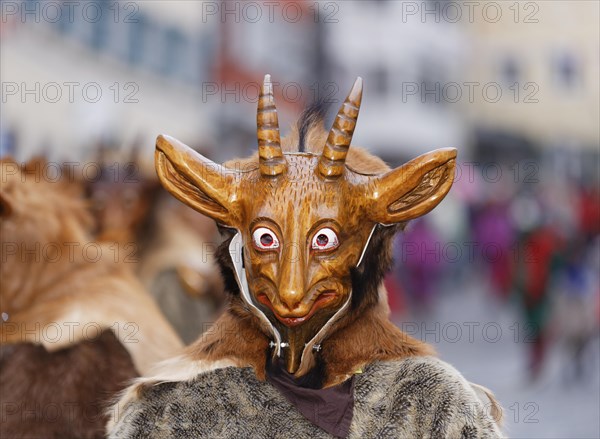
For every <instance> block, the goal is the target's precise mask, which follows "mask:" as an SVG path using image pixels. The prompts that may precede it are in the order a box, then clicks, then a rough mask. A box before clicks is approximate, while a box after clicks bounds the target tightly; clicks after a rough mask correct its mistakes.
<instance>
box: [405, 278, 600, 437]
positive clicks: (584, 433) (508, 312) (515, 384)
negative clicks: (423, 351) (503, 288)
mask: <svg viewBox="0 0 600 439" xmlns="http://www.w3.org/2000/svg"><path fill="white" fill-rule="evenodd" d="M484 285H485V282H482V281H481V280H479V282H477V283H476V282H470V283H469V284H468V285H467V286H466V288H465V289H463V290H453V291H452V290H446V291H444V292H441V293H440V295H439V300H436V302H435V305H434V306H433V309H432V313H431V315H430V316H429V317H428V318H427V319H426V320H417V319H413V320H410V319H408V318H405V319H396V320H395V321H396V323H397V324H398V325H399V326H400V327H404V328H405V329H408V331H407V332H409V333H411V335H414V336H416V337H417V338H420V339H422V340H424V341H427V342H429V343H432V344H433V345H434V346H435V348H436V350H437V352H438V355H439V356H440V358H441V359H443V360H444V361H447V362H449V363H450V364H452V365H453V366H454V367H456V368H457V369H458V370H460V371H461V372H462V373H463V375H464V376H465V378H466V379H467V380H469V381H471V382H474V383H478V384H481V385H483V386H485V387H488V388H489V389H492V391H493V392H494V394H495V395H496V397H497V398H498V400H499V401H500V403H501V405H502V408H503V414H504V419H503V422H504V430H505V432H506V434H507V435H508V437H511V438H513V439H565V438H570V439H580V438H581V439H583V438H590V439H591V438H598V437H600V417H599V416H598V414H599V413H600V337H596V338H595V340H594V341H593V343H592V345H591V346H590V349H589V351H588V352H587V353H586V355H587V357H586V358H587V361H588V362H589V363H588V367H589V369H588V371H587V375H586V377H585V379H583V380H581V381H578V382H574V381H573V379H572V378H570V377H569V373H570V372H571V371H570V370H569V365H570V363H571V361H572V358H571V357H570V356H569V355H568V354H567V353H566V352H565V349H564V346H556V347H554V348H553V349H552V350H551V352H550V353H549V355H548V359H547V364H546V368H545V370H544V372H543V374H542V375H541V376H540V378H539V379H538V380H537V381H536V382H531V381H530V380H529V378H528V377H527V374H526V362H525V359H526V357H527V353H526V349H527V344H526V343H525V342H523V340H524V339H526V337H527V334H523V330H522V328H523V327H522V325H523V323H522V319H521V318H520V317H519V315H518V312H517V311H516V309H515V308H514V307H499V306H498V305H497V304H496V303H492V301H491V300H489V299H488V298H486V297H488V296H486V295H485V292H484V289H485V286H484ZM482 286H483V288H482ZM414 323H416V326H415V325H414ZM519 324H520V325H521V327H520V330H521V333H520V334H518V333H517V331H518V330H517V326H516V325H519ZM486 325H487V330H484V329H483V328H484V327H485V326H486ZM417 328H418V329H417ZM457 328H460V330H461V331H462V333H460V334H459V332H458V329H457ZM469 328H472V330H471V331H469ZM498 328H500V332H499V331H498V330H497V329H498ZM515 335H517V337H519V336H520V339H521V340H520V341H519V342H515Z"/></svg>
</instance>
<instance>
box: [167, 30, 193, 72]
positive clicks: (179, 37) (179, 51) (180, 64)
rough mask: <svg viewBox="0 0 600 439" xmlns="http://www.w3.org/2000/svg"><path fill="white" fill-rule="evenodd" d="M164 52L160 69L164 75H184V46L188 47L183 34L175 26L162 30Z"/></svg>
mask: <svg viewBox="0 0 600 439" xmlns="http://www.w3.org/2000/svg"><path fill="white" fill-rule="evenodd" d="M164 38H165V46H164V47H165V54H164V56H163V65H162V66H161V71H162V73H163V74H165V75H174V76H181V77H184V76H186V68H185V67H186V64H187V63H186V62H185V61H186V59H189V57H188V56H186V48H187V47H189V45H188V41H187V39H186V37H185V35H184V34H183V33H182V32H181V31H179V30H178V29H176V28H169V29H166V30H165V31H164Z"/></svg>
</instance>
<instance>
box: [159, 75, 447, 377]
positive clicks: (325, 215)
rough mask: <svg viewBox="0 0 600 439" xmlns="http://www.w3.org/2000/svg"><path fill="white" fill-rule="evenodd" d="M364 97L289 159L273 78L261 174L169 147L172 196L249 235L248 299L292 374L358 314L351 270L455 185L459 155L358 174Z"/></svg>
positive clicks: (163, 144)
mask: <svg viewBox="0 0 600 439" xmlns="http://www.w3.org/2000/svg"><path fill="white" fill-rule="evenodd" d="M361 97H362V79H361V78H358V79H357V80H356V82H355V83H354V86H353V87H352V90H351V91H350V94H349V95H348V97H347V98H346V100H345V102H344V103H343V104H342V106H341V108H340V110H339V112H338V114H337V117H336V118H335V121H334V123H333V127H332V128H331V130H330V132H329V135H328V137H327V141H326V142H325V144H324V145H323V147H322V153H321V154H315V153H310V152H284V151H283V149H282V146H281V139H280V134H279V124H278V119H277V110H276V108H275V104H274V100H273V92H272V85H271V82H270V77H269V75H267V76H265V81H264V83H263V86H262V90H261V94H260V96H259V101H258V114H257V126H258V128H257V132H258V160H256V161H254V162H253V164H252V165H251V166H244V167H243V169H239V167H238V169H233V168H231V167H225V166H222V165H219V164H216V163H214V162H212V161H210V160H208V159H207V158H205V157H203V156H202V155H200V154H198V153H196V152H195V151H193V150H192V149H190V148H189V147H187V146H185V145H184V144H182V143H181V142H179V141H177V140H175V139H173V138H171V137H168V136H162V135H161V136H159V137H158V139H157V144H156V169H157V173H158V175H159V178H160V180H161V182H162V184H163V185H164V187H165V188H166V189H167V190H169V191H170V192H171V194H173V195H174V196H175V197H176V198H178V199H179V200H181V201H182V202H184V203H186V204H187V205H189V206H190V207H192V208H193V209H196V210H197V211H199V212H201V213H203V214H205V215H208V216H209V217H211V218H213V219H214V220H215V221H217V223H219V224H221V225H224V226H227V227H229V228H232V229H235V230H236V231H237V234H236V235H235V236H234V238H233V239H232V241H231V243H230V254H231V256H232V260H233V264H234V267H235V271H236V277H237V281H238V283H239V285H240V291H241V295H242V297H243V299H244V300H245V302H246V304H247V305H248V307H249V308H250V309H251V311H252V312H253V313H254V314H255V315H256V316H257V317H258V318H259V319H260V320H261V321H262V322H263V323H264V326H265V327H266V328H269V329H270V330H271V331H272V334H271V336H272V337H273V339H274V342H273V346H274V347H275V354H276V355H278V356H283V358H284V361H285V365H286V368H287V370H288V371H289V372H290V373H294V372H296V371H297V370H298V368H299V365H300V362H301V360H302V357H303V355H304V354H305V353H306V352H308V351H312V350H313V349H318V348H319V345H318V343H319V340H322V339H323V338H324V336H325V333H326V332H327V330H328V328H330V327H331V325H332V324H333V322H334V321H336V320H337V319H338V318H339V317H340V316H341V315H342V314H344V311H345V310H346V309H347V308H348V307H349V303H350V299H351V296H352V281H351V270H352V269H353V268H355V267H357V266H358V265H359V264H360V263H361V259H362V257H363V255H364V254H365V250H366V248H367V246H368V244H369V240H370V238H371V235H372V234H373V231H374V230H375V226H376V225H378V224H381V225H394V224H397V223H402V222H405V221H408V220H411V219H414V218H417V217H419V216H421V215H424V214H426V213H427V212H429V211H430V210H431V209H433V208H434V207H435V206H436V205H437V204H438V203H439V202H440V201H441V200H442V199H443V198H444V196H445V195H446V194H447V193H448V191H449V190H450V187H451V185H452V182H453V175H454V166H455V158H456V150H455V149H440V150H436V151H433V152H430V153H427V154H424V155H422V156H420V157H417V158H416V159H413V160H411V161H410V162H408V163H406V164H405V165H403V166H401V167H398V168H396V169H393V170H391V171H389V172H385V173H383V174H367V173H364V172H359V171H357V170H355V169H352V168H351V167H350V166H348V164H346V157H347V154H348V151H349V147H350V143H351V140H352V134H353V132H354V128H355V126H356V121H357V117H358V112H359V108H360V103H361ZM242 250H243V251H242Z"/></svg>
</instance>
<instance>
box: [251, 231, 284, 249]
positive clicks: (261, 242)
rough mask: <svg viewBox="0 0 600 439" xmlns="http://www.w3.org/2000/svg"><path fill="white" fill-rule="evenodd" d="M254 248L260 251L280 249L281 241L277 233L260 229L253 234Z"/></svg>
mask: <svg viewBox="0 0 600 439" xmlns="http://www.w3.org/2000/svg"><path fill="white" fill-rule="evenodd" d="M252 241H253V242H254V246H255V247H256V248H258V249H260V250H274V249H277V248H279V240H278V239H277V236H276V235H275V233H273V232H272V231H270V230H269V229H267V228H266V227H259V228H258V229H256V230H255V231H254V232H253V233H252Z"/></svg>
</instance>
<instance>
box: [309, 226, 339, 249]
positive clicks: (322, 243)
mask: <svg viewBox="0 0 600 439" xmlns="http://www.w3.org/2000/svg"><path fill="white" fill-rule="evenodd" d="M339 245H340V241H339V238H338V236H337V233H336V232H335V230H333V229H332V228H330V227H323V228H322V229H319V230H317V232H316V233H315V234H314V235H313V238H312V240H311V244H310V247H311V249H312V250H314V251H317V252H326V251H330V250H335V249H336V248H338V247H339Z"/></svg>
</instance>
